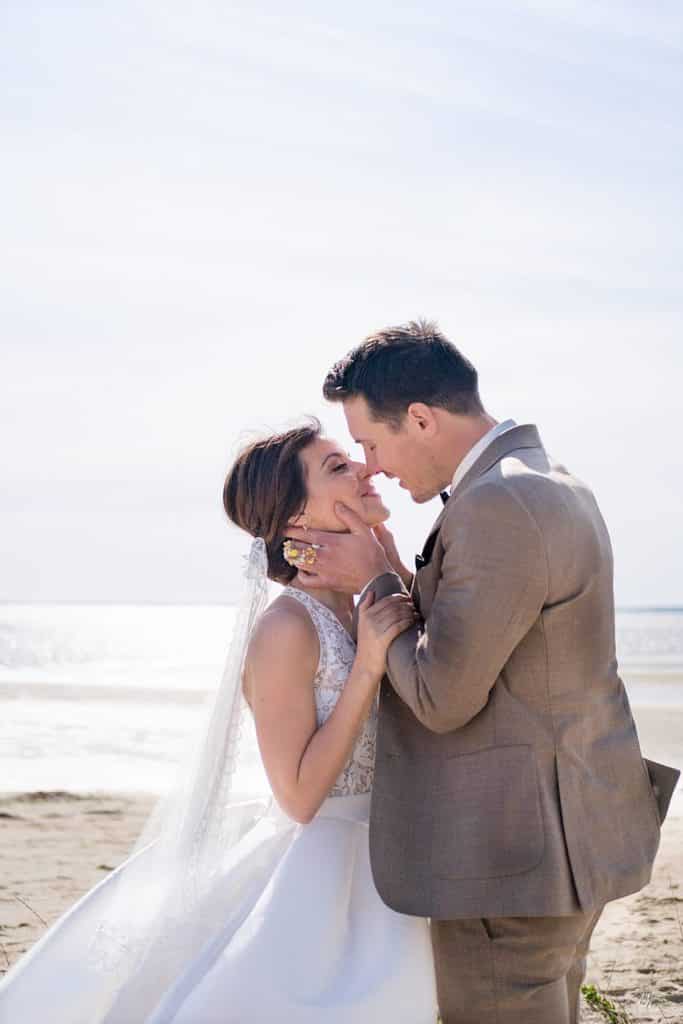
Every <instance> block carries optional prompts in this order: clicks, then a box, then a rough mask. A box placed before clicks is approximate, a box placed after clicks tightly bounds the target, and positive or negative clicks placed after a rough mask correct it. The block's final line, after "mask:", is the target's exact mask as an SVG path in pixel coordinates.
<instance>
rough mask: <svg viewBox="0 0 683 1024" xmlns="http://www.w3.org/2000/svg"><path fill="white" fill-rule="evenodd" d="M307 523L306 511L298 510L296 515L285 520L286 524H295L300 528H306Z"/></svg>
mask: <svg viewBox="0 0 683 1024" xmlns="http://www.w3.org/2000/svg"><path fill="white" fill-rule="evenodd" d="M309 525H310V523H309V521H308V512H299V514H298V515H296V516H292V518H291V519H288V520H287V526H297V527H298V528H299V529H300V530H307V529H308V527H309Z"/></svg>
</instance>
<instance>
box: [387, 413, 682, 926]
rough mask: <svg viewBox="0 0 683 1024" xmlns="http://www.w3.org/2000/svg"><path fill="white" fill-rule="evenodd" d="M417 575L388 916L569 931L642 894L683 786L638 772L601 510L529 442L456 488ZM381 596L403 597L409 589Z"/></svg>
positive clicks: (393, 740) (672, 777)
mask: <svg viewBox="0 0 683 1024" xmlns="http://www.w3.org/2000/svg"><path fill="white" fill-rule="evenodd" d="M417 562H418V565H419V568H418V571H417V574H416V576H415V578H414V580H413V586H412V595H413V598H414V600H415V603H416V605H417V607H418V609H419V610H420V612H421V614H422V617H423V619H424V626H423V627H416V628H413V629H410V630H408V631H406V632H405V633H403V634H401V636H399V637H398V638H397V639H396V640H395V641H394V642H393V644H392V645H391V647H390V649H389V653H388V658H387V664H388V678H387V677H385V679H384V680H383V682H382V685H381V689H380V713H379V722H378V735H377V756H376V766H375V779H374V787H373V795H372V806H371V816H370V856H371V864H372V871H373V875H374V879H375V884H376V886H377V889H378V891H379V893H380V895H381V897H382V899H383V900H384V901H385V902H386V903H387V904H388V905H389V906H390V907H393V908H394V909H395V910H398V911H400V912H402V913H406V914H415V915H419V916H428V917H433V918H441V919H447V918H456V917H504V916H517V915H521V916H553V915H564V914H569V913H574V912H576V911H578V910H580V909H583V910H587V909H588V908H592V907H598V906H599V905H601V904H602V903H604V902H605V901H607V900H610V899H614V898H615V897H618V896H624V895H626V894H627V893H631V892H634V891H636V890H638V889H640V888H641V887H642V886H643V885H645V884H646V883H647V882H648V880H649V878H650V874H651V869H652V863H653V861H654V857H655V854H656V851H657V848H658V844H659V834H660V824H661V821H662V819H663V817H664V814H665V813H666V807H667V805H668V799H669V798H670V795H671V792H672V790H673V787H674V785H675V781H676V778H677V773H676V772H674V771H673V769H667V768H665V767H663V766H658V765H654V764H652V763H649V764H648V763H646V762H645V761H644V760H643V758H642V755H641V751H640V746H639V743H638V737H637V733H636V727H635V725H634V722H633V717H632V715H631V710H630V707H629V702H628V697H627V695H626V692H625V690H624V686H623V684H622V681H621V679H620V678H619V675H618V673H617V659H616V654H615V639H614V598H613V583H612V551H611V546H610V540H609V536H608V533H607V529H606V527H605V523H604V521H603V518H602V516H601V514H600V511H599V509H598V506H597V504H596V501H595V498H594V497H593V495H592V493H591V492H590V491H589V489H588V488H587V487H586V486H585V485H584V484H583V483H581V482H580V481H579V480H577V479H576V478H575V477H573V476H572V475H571V474H570V473H569V472H568V471H567V470H566V469H564V468H563V467H562V466H559V465H557V464H554V463H552V462H551V461H550V460H549V458H548V455H547V454H546V452H545V450H544V448H543V445H542V443H541V440H540V437H539V435H538V431H537V429H536V427H534V426H519V427H515V428H513V429H511V430H510V431H508V432H506V433H505V434H503V435H500V436H499V437H498V438H497V439H496V440H494V442H493V444H492V445H490V446H489V447H488V448H487V449H486V450H485V451H484V452H483V453H482V455H481V456H480V457H479V458H478V460H477V461H476V462H475V463H474V465H473V466H472V467H471V468H470V470H469V471H468V472H467V473H466V475H465V476H464V477H463V479H462V480H461V481H460V483H459V484H458V486H457V487H456V488H455V489H454V491H453V493H452V495H451V497H450V499H449V501H448V502H447V504H446V505H445V507H444V509H443V511H442V513H441V515H440V516H439V517H438V519H437V520H436V522H435V524H434V527H433V529H432V531H431V533H430V535H429V537H428V539H427V543H426V544H425V548H424V551H423V554H422V556H419V557H418V560H417ZM370 585H371V586H372V587H373V589H374V590H375V592H376V594H377V597H382V596H384V595H385V594H388V593H391V592H392V591H397V590H399V589H402V590H404V589H405V588H404V587H403V584H402V583H401V580H400V578H399V577H398V576H397V575H395V574H393V573H391V574H387V575H385V576H381V577H378V578H377V579H376V580H374V581H373V582H372V584H370ZM650 772H651V773H652V783H651V778H650ZM658 795H659V800H660V803H659V805H658Z"/></svg>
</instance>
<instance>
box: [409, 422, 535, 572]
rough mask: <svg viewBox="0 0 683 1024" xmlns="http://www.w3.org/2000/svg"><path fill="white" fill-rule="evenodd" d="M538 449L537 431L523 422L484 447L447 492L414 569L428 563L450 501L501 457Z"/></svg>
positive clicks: (451, 502)
mask: <svg viewBox="0 0 683 1024" xmlns="http://www.w3.org/2000/svg"><path fill="white" fill-rule="evenodd" d="M542 447H543V443H542V441H541V438H540V435H539V433H538V429H537V428H536V427H535V426H534V425H533V424H532V423H526V424H523V425H522V426H519V427H512V428H511V429H510V430H506V431H505V433H504V434H500V435H499V436H498V437H497V438H496V439H495V440H494V441H493V442H492V443H491V444H490V445H489V446H488V447H487V448H485V449H484V451H483V452H482V453H481V455H480V456H479V458H478V459H477V460H476V462H473V463H472V465H471V466H470V468H469V469H468V470H467V472H466V473H465V475H464V477H463V478H462V480H459V481H458V485H457V487H455V488H454V489H453V491H452V492H451V496H450V498H449V499H448V501H447V502H446V504H445V505H444V507H443V508H442V510H441V512H440V513H439V515H438V517H437V519H436V521H435V522H434V524H433V525H432V528H431V530H430V531H429V534H428V536H427V540H426V541H425V543H424V547H423V548H422V552H421V554H419V555H417V556H416V558H415V565H416V568H417V569H421V568H423V567H424V566H425V565H427V564H428V562H429V560H430V558H431V557H432V552H433V551H434V545H435V544H436V540H437V537H438V536H439V530H440V529H441V524H442V523H443V521H444V518H445V516H446V513H447V512H448V509H449V508H450V507H451V506H452V505H453V502H454V501H457V499H458V497H459V495H461V494H462V493H463V491H465V490H466V489H467V488H468V486H469V485H470V484H471V483H472V481H473V480H475V479H476V478H477V477H478V476H481V475H482V474H483V473H485V472H486V471H487V470H489V469H490V468H491V466H495V464H496V463H497V462H500V460H501V459H502V458H504V457H505V456H506V455H509V454H510V453H511V452H515V451H519V450H520V449H521V448H542Z"/></svg>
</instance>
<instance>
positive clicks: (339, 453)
mask: <svg viewBox="0 0 683 1024" xmlns="http://www.w3.org/2000/svg"><path fill="white" fill-rule="evenodd" d="M335 455H336V456H337V458H338V459H345V458H347V456H346V455H343V454H342V452H330V453H329V455H326V456H325V458H324V459H323V461H322V462H321V463H320V468H321V469H322V468H323V466H324V465H325V463H326V462H327V460H328V459H333V458H334V457H335Z"/></svg>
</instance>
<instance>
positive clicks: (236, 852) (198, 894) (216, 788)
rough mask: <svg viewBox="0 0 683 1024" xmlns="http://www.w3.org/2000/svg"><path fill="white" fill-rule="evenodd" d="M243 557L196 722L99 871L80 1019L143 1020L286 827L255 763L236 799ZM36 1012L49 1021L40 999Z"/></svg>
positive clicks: (249, 896)
mask: <svg viewBox="0 0 683 1024" xmlns="http://www.w3.org/2000/svg"><path fill="white" fill-rule="evenodd" d="M246 563H247V564H246V568H245V573H244V583H243V593H242V598H241V602H240V605H239V608H238V611H237V617H236V621H235V626H234V631H233V635H232V640H231V643H230V647H229V651H228V655H227V660H226V663H225V668H224V671H223V676H222V679H221V682H220V685H219V686H218V689H217V690H216V691H215V692H214V693H212V694H211V695H210V696H209V698H208V699H207V702H206V705H205V708H204V715H203V721H202V726H201V728H200V730H199V731H198V733H197V734H196V735H195V736H193V738H192V742H191V744H190V749H188V753H187V756H186V757H185V759H184V760H183V761H181V764H180V767H179V769H178V774H177V779H176V782H175V785H174V786H173V787H172V788H171V790H170V791H169V793H168V794H167V795H165V796H163V797H162V798H160V800H159V801H158V803H157V805H156V807H155V808H154V810H153V811H152V813H151V815H150V817H149V819H148V821H147V823H146V825H145V826H144V828H143V830H142V832H141V834H140V836H139V838H138V839H137V841H136V843H135V845H134V847H133V850H132V851H131V856H130V857H129V858H128V859H127V860H126V862H125V863H124V865H122V869H119V870H118V871H117V872H115V873H114V874H115V877H110V878H108V879H107V880H106V891H105V892H104V893H103V896H102V898H101V900H100V901H99V903H101V906H100V905H99V904H98V907H97V918H96V921H95V922H94V927H93V930H92V937H91V940H90V941H89V942H88V948H87V952H86V959H87V963H88V972H89V973H88V975H87V979H88V984H87V985H86V986H85V988H86V989H88V988H90V992H89V993H88V992H85V991H84V992H83V1006H84V1007H85V1006H86V1005H87V1007H88V1008H87V1011H86V1013H85V1015H84V1018H83V1019H84V1020H85V1019H87V1022H88V1024H99V1022H102V1024H105V1022H106V1024H132V1022H133V1021H135V1020H147V1019H148V1015H150V1014H151V1013H152V1011H153V1010H154V1009H155V1008H157V1009H158V1006H159V1004H160V1001H162V1002H163V999H164V997H165V994H167V993H168V992H169V990H171V989H172V987H173V985H174V984H176V983H177V980H178V978H179V977H181V976H182V973H183V968H184V967H186V965H187V963H188V962H189V961H191V959H192V957H193V955H196V953H197V952H198V951H199V950H200V949H202V948H204V947H206V945H207V943H210V942H211V940H212V939H215V938H216V937H217V936H219V934H220V933H221V932H223V933H225V929H226V927H230V926H235V925H236V923H238V920H239V915H240V912H241V908H244V907H245V905H248V904H249V901H250V900H251V901H253V899H254V894H255V892H257V891H258V889H259V887H261V888H262V887H263V886H264V885H265V881H266V880H267V877H268V865H267V863H266V862H265V861H264V857H265V858H266V860H267V858H268V856H269V854H268V851H270V858H271V861H272V857H273V852H272V851H273V846H274V844H275V846H277V844H278V843H279V844H280V845H281V844H282V836H283V834H284V833H286V832H287V830H288V828H291V825H292V823H291V821H288V819H286V818H284V817H283V816H282V815H280V816H278V815H277V813H275V814H273V813H272V812H273V808H274V807H275V808H276V806H277V805H274V800H273V797H272V792H271V790H270V787H269V785H268V783H267V778H266V776H265V772H263V777H262V780H261V782H260V788H259V791H258V792H257V793H256V794H254V793H253V782H252V783H251V788H252V794H251V797H250V799H244V797H243V791H244V789H245V788H246V786H245V778H244V775H245V773H247V774H248V772H247V768H248V765H247V758H246V756H245V751H243V750H242V749H241V746H240V738H241V735H242V733H243V726H244V725H245V720H246V719H248V720H249V723H251V713H250V711H249V709H248V705H247V704H246V701H245V699H244V696H243V694H242V686H241V678H242V671H243V666H244V657H245V652H246V649H247V644H248V641H249V635H250V633H251V631H252V628H253V626H254V623H255V621H256V619H257V617H258V616H259V614H260V613H261V612H262V611H263V609H264V608H265V605H266V603H267V600H268V580H267V576H266V567H267V558H266V548H265V544H264V542H263V540H261V539H258V538H257V539H256V540H255V541H254V542H253V544H252V546H251V551H250V553H249V556H248V558H247V559H246ZM250 844H251V845H250ZM231 859H232V860H231ZM228 867H229V868H230V870H229V871H228V870H227V868H228ZM242 912H244V911H243V909H242ZM46 1010H47V1015H48V1018H50V1009H49V998H48V1004H47V1007H46ZM162 1018H163V1015H162V1016H160V1018H159V1019H160V1020H161V1019H162ZM154 1019H155V1020H156V1014H155V1015H154Z"/></svg>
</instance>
